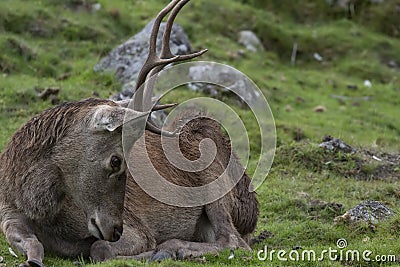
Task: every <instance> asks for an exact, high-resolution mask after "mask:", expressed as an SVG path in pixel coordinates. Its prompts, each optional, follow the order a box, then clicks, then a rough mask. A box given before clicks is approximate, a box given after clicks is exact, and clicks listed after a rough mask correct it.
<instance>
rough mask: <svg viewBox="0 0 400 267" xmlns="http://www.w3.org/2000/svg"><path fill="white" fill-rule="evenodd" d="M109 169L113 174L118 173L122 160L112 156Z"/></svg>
mask: <svg viewBox="0 0 400 267" xmlns="http://www.w3.org/2000/svg"><path fill="white" fill-rule="evenodd" d="M110 164H111V168H112V169H113V171H114V172H119V170H120V169H121V165H122V159H121V158H120V157H118V156H112V157H111V160H110Z"/></svg>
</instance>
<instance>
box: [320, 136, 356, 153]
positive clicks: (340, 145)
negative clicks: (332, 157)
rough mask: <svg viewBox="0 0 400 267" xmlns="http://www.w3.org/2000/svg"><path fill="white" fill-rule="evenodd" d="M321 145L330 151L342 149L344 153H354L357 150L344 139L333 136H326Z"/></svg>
mask: <svg viewBox="0 0 400 267" xmlns="http://www.w3.org/2000/svg"><path fill="white" fill-rule="evenodd" d="M319 147H322V148H325V149H327V150H330V151H342V152H344V153H353V152H356V149H354V148H353V147H351V146H350V145H348V144H346V143H345V142H343V141H342V140H340V139H338V138H333V137H332V136H329V135H328V136H325V137H324V138H323V139H322V143H321V144H319Z"/></svg>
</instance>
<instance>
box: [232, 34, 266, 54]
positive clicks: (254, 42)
mask: <svg viewBox="0 0 400 267" xmlns="http://www.w3.org/2000/svg"><path fill="white" fill-rule="evenodd" d="M238 42H239V44H242V45H244V46H245V47H246V49H247V50H249V51H252V52H258V51H264V46H263V45H262V43H261V41H260V39H258V37H257V35H256V34H255V33H254V32H252V31H241V32H239V34H238Z"/></svg>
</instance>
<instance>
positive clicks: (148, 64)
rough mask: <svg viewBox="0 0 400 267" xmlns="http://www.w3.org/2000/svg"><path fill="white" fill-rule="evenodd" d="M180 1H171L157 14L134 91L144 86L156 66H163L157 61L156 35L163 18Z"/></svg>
mask: <svg viewBox="0 0 400 267" xmlns="http://www.w3.org/2000/svg"><path fill="white" fill-rule="evenodd" d="M179 1H180V0H173V1H171V2H170V3H169V4H168V5H167V6H166V7H165V8H164V9H163V10H161V11H160V13H158V15H157V17H156V19H155V20H154V24H153V29H152V30H151V34H150V44H149V55H148V56H147V59H146V61H145V63H144V65H143V67H142V69H141V70H140V72H139V75H138V79H137V83H136V90H137V89H139V88H140V86H142V84H144V82H145V81H146V77H147V74H149V72H150V71H151V70H152V69H153V68H154V67H156V66H158V65H160V64H163V63H164V62H162V61H160V60H157V52H156V50H157V35H158V32H159V30H160V25H161V22H162V20H163V18H164V17H165V16H166V15H167V14H168V13H169V12H170V11H171V10H172V9H173V8H174V7H175V6H176V4H177V3H179Z"/></svg>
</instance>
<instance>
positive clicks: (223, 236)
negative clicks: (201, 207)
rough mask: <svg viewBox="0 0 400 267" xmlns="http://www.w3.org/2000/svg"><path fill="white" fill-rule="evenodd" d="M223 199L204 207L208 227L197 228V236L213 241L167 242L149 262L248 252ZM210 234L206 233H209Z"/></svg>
mask: <svg viewBox="0 0 400 267" xmlns="http://www.w3.org/2000/svg"><path fill="white" fill-rule="evenodd" d="M224 201H225V198H222V199H220V200H218V201H215V202H213V203H211V204H208V205H206V206H205V213H206V216H207V218H208V226H207V224H206V223H203V224H202V225H200V226H199V230H198V231H199V233H198V235H199V236H213V238H214V240H207V239H206V240H205V242H192V241H185V240H179V239H171V240H167V241H165V242H164V243H162V244H160V245H158V246H157V249H156V251H155V253H154V254H153V255H152V257H151V260H156V261H160V260H164V259H168V258H172V259H185V258H190V257H199V256H201V255H204V254H217V253H218V252H219V251H222V250H224V249H231V250H233V249H237V248H243V249H247V250H250V247H249V245H248V244H247V243H246V242H245V241H244V240H243V239H242V238H241V236H240V234H239V233H238V232H237V230H236V228H235V227H234V225H233V222H232V218H231V216H230V214H229V213H228V211H227V209H226V207H225V205H224ZM209 228H211V231H212V234H211V235H210V233H206V232H210V229H209Z"/></svg>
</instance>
